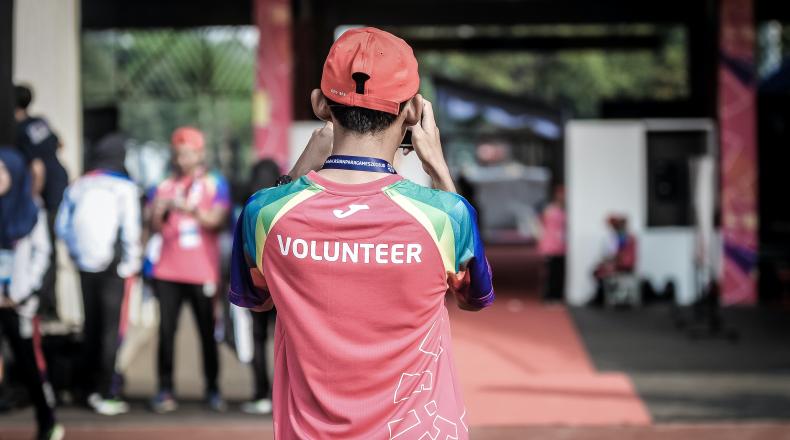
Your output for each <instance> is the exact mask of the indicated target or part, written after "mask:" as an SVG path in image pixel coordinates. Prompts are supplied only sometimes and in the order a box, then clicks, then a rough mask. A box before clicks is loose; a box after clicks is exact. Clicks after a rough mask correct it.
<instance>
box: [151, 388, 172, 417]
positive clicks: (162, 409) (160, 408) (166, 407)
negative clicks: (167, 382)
mask: <svg viewBox="0 0 790 440" xmlns="http://www.w3.org/2000/svg"><path fill="white" fill-rule="evenodd" d="M151 409H152V410H153V411H154V412H155V413H157V414H166V413H169V412H173V411H175V410H176V409H178V403H177V402H176V399H174V398H173V394H172V393H170V392H169V391H160V392H159V394H157V395H156V397H154V398H153V399H151Z"/></svg>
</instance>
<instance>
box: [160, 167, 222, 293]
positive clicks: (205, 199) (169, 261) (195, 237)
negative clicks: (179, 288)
mask: <svg viewBox="0 0 790 440" xmlns="http://www.w3.org/2000/svg"><path fill="white" fill-rule="evenodd" d="M154 199H168V200H173V199H182V200H185V201H186V203H187V204H188V205H190V206H198V207H199V208H200V209H210V208H212V207H213V206H216V205H222V206H224V207H229V206H230V192H229V189H228V185H227V183H226V181H225V179H224V178H223V177H222V176H221V175H219V174H218V173H213V172H212V173H205V174H202V175H200V176H198V177H197V178H195V179H194V180H193V179H192V178H190V177H180V178H177V177H170V178H168V179H166V180H164V181H163V182H162V183H161V184H159V186H158V187H157V189H156V193H155V195H154ZM161 234H162V250H161V253H160V255H159V260H158V261H157V262H156V263H155V264H154V271H153V276H154V278H155V279H158V280H164V281H172V282H177V283H187V284H206V283H213V284H216V283H217V282H218V281H219V277H220V273H219V271H220V269H219V242H218V235H217V234H218V233H217V231H211V230H208V229H205V228H203V227H201V226H200V225H199V224H198V222H197V220H195V218H194V216H192V215H190V214H187V213H184V212H182V211H179V210H176V209H172V210H170V212H169V214H168V216H167V219H166V220H165V222H164V224H163V225H162V231H161Z"/></svg>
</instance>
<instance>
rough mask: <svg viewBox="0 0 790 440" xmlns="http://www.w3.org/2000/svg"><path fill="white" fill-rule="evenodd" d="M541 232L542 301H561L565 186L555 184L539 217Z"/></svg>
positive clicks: (563, 290) (562, 289)
mask: <svg viewBox="0 0 790 440" xmlns="http://www.w3.org/2000/svg"><path fill="white" fill-rule="evenodd" d="M541 220H542V222H541V223H542V226H543V234H542V235H541V236H540V241H539V242H538V249H539V250H540V253H541V255H543V257H544V258H545V261H546V263H545V264H546V266H545V267H546V274H545V277H544V280H545V281H544V284H543V301H544V302H557V301H562V299H563V296H564V294H565V249H566V243H565V237H566V234H565V187H564V186H562V185H557V186H556V187H555V188H554V196H553V198H552V201H551V203H549V205H548V206H546V209H544V210H543V215H542V217H541Z"/></svg>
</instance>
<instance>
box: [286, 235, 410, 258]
mask: <svg viewBox="0 0 790 440" xmlns="http://www.w3.org/2000/svg"><path fill="white" fill-rule="evenodd" d="M277 242H278V244H279V245H280V253H281V254H282V255H284V256H288V255H293V256H294V257H296V258H299V259H301V260H303V259H305V258H310V259H312V260H315V261H329V262H339V263H364V264H371V263H375V264H413V263H422V259H421V258H420V254H421V253H422V245H420V244H419V243H395V244H388V243H351V242H345V241H316V240H310V241H308V240H303V239H301V238H296V239H291V237H287V236H286V237H285V238H283V236H282V235H280V234H277Z"/></svg>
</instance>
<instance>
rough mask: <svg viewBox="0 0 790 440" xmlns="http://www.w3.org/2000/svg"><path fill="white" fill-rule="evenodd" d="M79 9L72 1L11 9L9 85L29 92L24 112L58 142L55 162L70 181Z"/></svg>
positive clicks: (29, 0)
mask: <svg viewBox="0 0 790 440" xmlns="http://www.w3.org/2000/svg"><path fill="white" fill-rule="evenodd" d="M79 8H80V2H79V1H78V0H16V2H15V4H14V82H15V83H26V84H28V85H30V86H32V88H33V104H32V106H31V108H30V112H31V113H32V114H33V115H36V116H43V117H44V118H46V119H47V120H48V121H49V122H50V125H51V126H52V129H53V130H54V131H55V132H56V133H57V135H58V137H59V138H60V140H61V142H63V149H62V150H61V151H60V160H61V161H62V162H63V165H64V166H65V167H66V169H67V170H68V172H69V177H70V178H72V179H73V178H75V177H76V176H78V175H79V173H80V172H81V170H82V103H81V99H80V51H79V47H80V46H79V44H80V43H79V42H80V19H79V11H80V9H79Z"/></svg>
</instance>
